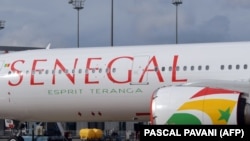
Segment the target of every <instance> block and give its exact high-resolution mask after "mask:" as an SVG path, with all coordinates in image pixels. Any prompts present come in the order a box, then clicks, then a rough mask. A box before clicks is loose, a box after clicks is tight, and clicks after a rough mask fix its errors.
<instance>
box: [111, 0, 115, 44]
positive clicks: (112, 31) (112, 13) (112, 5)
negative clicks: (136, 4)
mask: <svg viewBox="0 0 250 141" xmlns="http://www.w3.org/2000/svg"><path fill="white" fill-rule="evenodd" d="M113 7H114V2H113V0H111V47H113V45H114V41H113V34H114V29H113V22H114V18H113V16H114V12H113V11H114V10H113Z"/></svg>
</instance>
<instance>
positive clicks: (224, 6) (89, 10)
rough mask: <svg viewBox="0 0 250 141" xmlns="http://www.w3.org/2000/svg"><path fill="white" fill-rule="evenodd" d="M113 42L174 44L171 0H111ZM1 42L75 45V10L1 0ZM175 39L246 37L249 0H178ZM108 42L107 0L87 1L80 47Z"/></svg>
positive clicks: (54, 2)
mask: <svg viewBox="0 0 250 141" xmlns="http://www.w3.org/2000/svg"><path fill="white" fill-rule="evenodd" d="M113 1H114V7H113V10H114V22H113V24H114V26H113V29H114V34H113V37H114V38H113V41H114V42H113V44H114V46H117V45H145V44H175V33H176V32H175V24H176V20H175V17H176V6H174V5H173V4H172V0H113ZM0 20H5V21H6V23H5V28H4V29H2V30H0V45H17V46H39V47H40V46H46V45H47V44H48V43H51V47H53V48H57V47H76V46H77V10H75V9H73V6H72V5H71V4H69V3H68V0H1V5H0ZM178 35H179V36H178V39H179V43H202V42H225V41H250V0H183V4H181V5H179V6H178ZM110 45H111V0H86V1H85V2H84V8H83V9H82V10H80V46H81V47H88V46H91V47H92V46H110Z"/></svg>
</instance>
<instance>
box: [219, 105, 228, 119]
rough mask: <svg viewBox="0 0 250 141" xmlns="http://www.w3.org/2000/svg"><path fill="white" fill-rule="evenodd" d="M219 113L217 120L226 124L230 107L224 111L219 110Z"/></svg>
mask: <svg viewBox="0 0 250 141" xmlns="http://www.w3.org/2000/svg"><path fill="white" fill-rule="evenodd" d="M219 112H220V118H219V120H225V121H226V122H227V121H228V119H229V117H230V114H231V113H230V107H228V108H227V109H226V110H224V111H223V110H220V109H219Z"/></svg>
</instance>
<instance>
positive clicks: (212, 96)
mask: <svg viewBox="0 0 250 141" xmlns="http://www.w3.org/2000/svg"><path fill="white" fill-rule="evenodd" d="M242 95H243V94H242V93H240V92H238V91H232V90H226V89H218V88H209V87H185V86H171V87H163V88H160V89H158V90H157V91H155V93H154V94H153V95H152V99H151V110H150V111H151V113H150V120H151V124H157V125H158V124H179V125H180V124H181V125H183V124H186V125H187V124H189V125H222V124H231V125H237V124H249V122H250V121H249V119H250V114H249V113H250V106H249V104H247V103H246V99H245V98H244V97H243V96H242Z"/></svg>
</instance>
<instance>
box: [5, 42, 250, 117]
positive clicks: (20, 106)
mask: <svg viewBox="0 0 250 141" xmlns="http://www.w3.org/2000/svg"><path fill="white" fill-rule="evenodd" d="M249 53H250V43H249V44H248V43H225V44H224V43H220V44H215V43H214V44H187V45H181V44H180V45H154V46H153V45H148V46H138V47H137V46H131V47H112V48H111V47H92V48H84V47H83V48H67V49H49V50H45V49H44V50H30V51H21V52H15V53H9V54H5V55H1V56H0V63H1V64H0V90H1V93H0V117H1V118H11V119H18V120H25V121H132V120H138V121H148V120H149V109H150V98H151V95H152V93H153V92H154V91H155V90H156V89H158V88H160V87H162V86H167V85H178V84H185V83H192V82H198V81H201V80H226V81H227V80H230V81H243V82H248V81H249V78H250V77H249V75H250V71H249V69H250V57H249ZM242 91H248V88H244V89H242Z"/></svg>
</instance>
